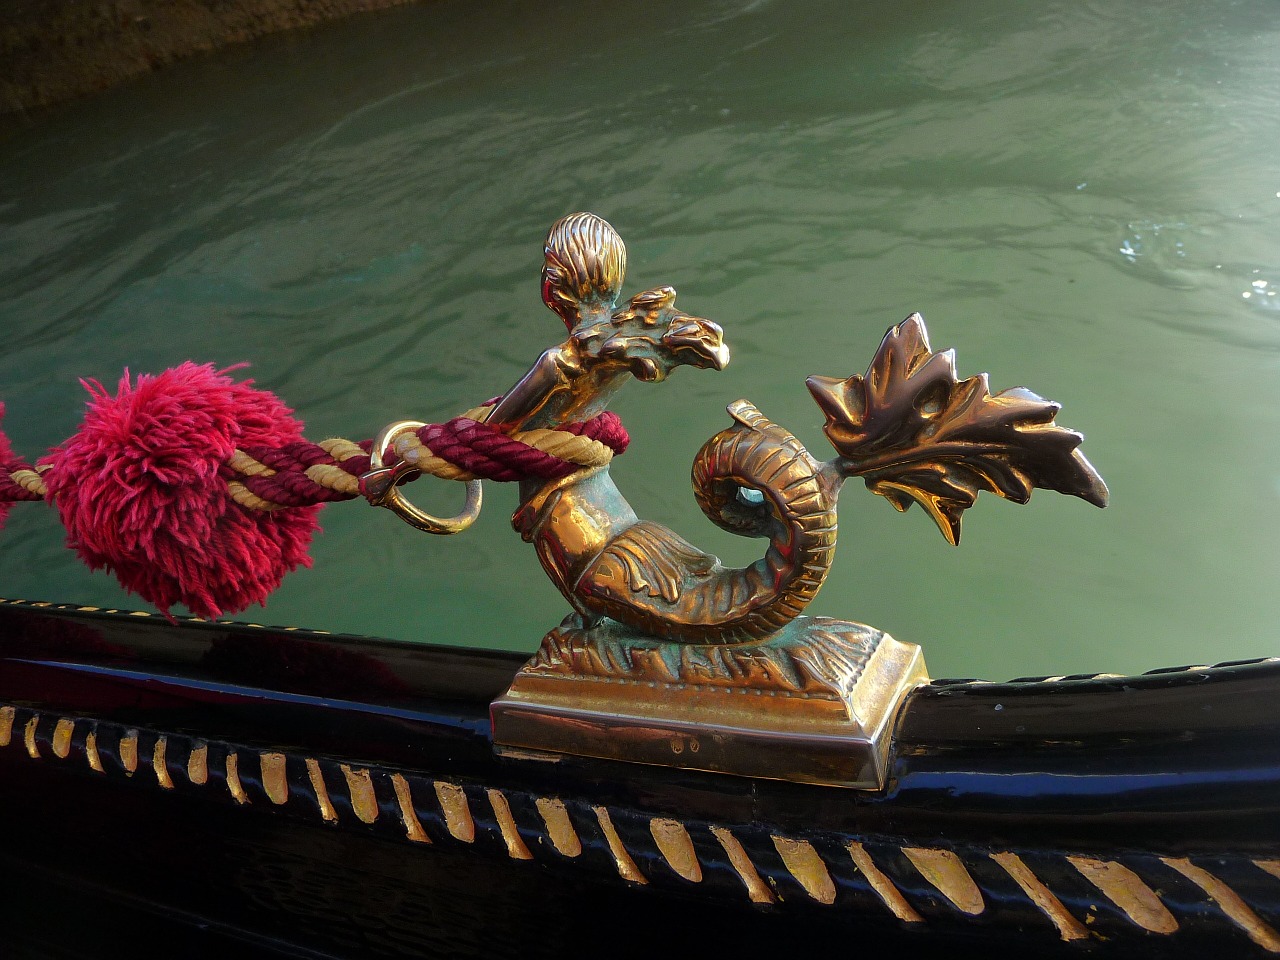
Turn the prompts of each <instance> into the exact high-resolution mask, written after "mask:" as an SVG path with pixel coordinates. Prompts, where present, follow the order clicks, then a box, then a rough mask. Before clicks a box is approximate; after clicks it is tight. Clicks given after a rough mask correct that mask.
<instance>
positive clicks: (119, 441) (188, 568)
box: [42, 362, 320, 617]
mask: <svg viewBox="0 0 1280 960" xmlns="http://www.w3.org/2000/svg"><path fill="white" fill-rule="evenodd" d="M230 369H232V370H234V369H237V368H235V367H232V368H230ZM226 374H227V371H225V370H222V371H219V370H215V369H214V367H213V365H212V364H205V365H198V364H195V363H190V362H187V363H184V364H182V365H181V366H179V367H175V368H173V369H171V370H166V371H165V372H164V373H161V374H158V375H157V376H147V375H145V374H144V375H142V376H139V377H138V379H137V382H136V384H131V383H130V381H129V372H128V371H127V370H126V371H125V374H124V377H123V378H121V380H120V387H119V392H118V393H117V394H116V395H115V396H114V397H112V396H110V395H109V394H108V393H107V391H106V390H105V389H104V388H103V386H102V384H100V383H98V382H97V381H83V382H84V385H85V388H86V389H87V390H88V391H89V393H90V394H91V395H92V398H93V399H92V400H90V402H89V404H88V411H87V413H86V414H85V418H84V423H83V424H82V425H81V427H80V430H79V432H78V433H76V435H75V436H73V437H72V438H71V439H69V440H67V441H66V442H65V443H63V444H62V445H61V446H59V447H57V448H56V449H55V450H53V451H52V452H51V453H50V455H49V456H48V457H47V458H46V459H45V460H44V461H42V462H46V463H49V464H51V465H52V469H51V470H49V472H48V473H47V474H45V482H46V484H47V485H48V489H49V494H50V496H51V497H52V498H53V502H54V504H55V506H56V507H57V509H58V513H59V514H60V515H61V517H62V522H63V525H64V526H66V528H67V543H68V545H69V546H71V547H73V548H74V549H75V550H76V552H77V553H78V554H79V555H80V558H81V559H82V560H83V561H84V562H85V563H87V564H88V565H89V566H90V567H91V568H92V569H95V570H97V569H101V568H106V569H108V570H111V571H112V572H114V573H115V575H116V577H117V579H119V581H120V583H121V584H122V585H123V586H124V587H125V589H127V590H130V591H132V592H135V593H138V594H140V595H141V596H142V597H143V598H144V599H146V600H148V601H150V602H151V603H153V604H155V605H156V606H157V607H159V608H160V609H161V610H162V611H164V612H165V613H166V615H167V614H168V611H169V608H170V607H171V606H173V605H174V604H178V603H180V604H183V605H184V606H186V607H187V608H188V609H189V610H190V611H191V612H192V613H194V614H196V615H197V616H203V617H216V616H219V615H220V614H222V613H223V612H224V611H226V612H230V613H234V612H237V611H240V610H243V609H245V608H246V607H248V606H249V605H250V604H253V603H264V602H265V601H266V598H267V595H268V594H270V593H271V591H272V590H274V589H275V588H276V587H278V586H279V585H280V581H281V580H282V579H283V578H284V575H285V574H286V573H288V572H289V571H291V570H293V569H294V568H296V567H298V566H310V565H311V559H310V557H309V556H308V555H307V547H308V546H309V545H310V543H311V536H312V533H313V532H314V531H315V529H316V515H317V514H318V513H319V510H320V508H319V507H318V506H314V507H296V508H291V509H286V510H276V511H274V512H270V513H266V512H260V511H257V510H249V509H246V508H244V507H241V506H239V505H238V504H236V503H235V502H234V501H233V500H232V499H231V498H230V496H229V495H228V493H227V485H226V474H225V473H224V472H223V471H224V467H223V465H224V464H225V463H226V461H227V460H228V459H230V457H231V456H232V454H233V453H234V452H235V450H236V448H237V447H249V446H279V445H281V444H285V443H290V442H293V441H296V440H300V439H302V424H301V423H300V422H299V421H298V420H295V419H294V418H293V416H292V413H293V411H292V410H290V409H289V408H288V407H286V406H285V405H284V404H283V403H281V402H280V400H279V398H277V397H276V396H275V395H274V394H271V393H268V392H266V391H264V390H257V389H254V388H253V387H252V386H250V384H251V383H252V381H246V382H244V383H236V382H235V381H233V380H232V379H231V378H230V377H228V376H227V375H226Z"/></svg>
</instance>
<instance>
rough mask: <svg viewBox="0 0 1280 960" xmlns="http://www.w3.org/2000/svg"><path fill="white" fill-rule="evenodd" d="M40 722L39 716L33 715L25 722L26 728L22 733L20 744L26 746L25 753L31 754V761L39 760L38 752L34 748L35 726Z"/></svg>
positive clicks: (35, 747)
mask: <svg viewBox="0 0 1280 960" xmlns="http://www.w3.org/2000/svg"><path fill="white" fill-rule="evenodd" d="M39 721H40V714H38V713H33V714H32V715H31V719H30V720H28V721H27V727H26V729H25V730H24V731H23V733H22V742H23V743H24V744H25V745H26V748H27V753H29V754H31V759H32V760H39V759H40V750H39V748H38V747H37V746H36V724H37V723H38V722H39Z"/></svg>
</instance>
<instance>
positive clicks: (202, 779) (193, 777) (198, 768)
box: [187, 743, 209, 787]
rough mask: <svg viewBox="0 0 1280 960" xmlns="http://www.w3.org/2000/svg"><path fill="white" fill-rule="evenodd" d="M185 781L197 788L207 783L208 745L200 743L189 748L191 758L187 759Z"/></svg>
mask: <svg viewBox="0 0 1280 960" xmlns="http://www.w3.org/2000/svg"><path fill="white" fill-rule="evenodd" d="M187 779H188V780H190V781H191V782H192V783H194V784H195V785H196V786H197V787H203V786H204V785H205V784H206V783H208V782H209V745H208V744H207V743H201V744H199V745H198V746H195V747H192V748H191V756H189V757H187Z"/></svg>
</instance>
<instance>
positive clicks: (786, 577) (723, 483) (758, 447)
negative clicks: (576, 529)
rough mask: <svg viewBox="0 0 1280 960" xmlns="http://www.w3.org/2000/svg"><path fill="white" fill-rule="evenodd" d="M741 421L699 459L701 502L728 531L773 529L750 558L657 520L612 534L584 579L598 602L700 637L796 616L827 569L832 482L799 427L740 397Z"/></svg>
mask: <svg viewBox="0 0 1280 960" xmlns="http://www.w3.org/2000/svg"><path fill="white" fill-rule="evenodd" d="M729 413H730V415H731V416H732V417H733V419H734V423H733V425H732V426H730V427H729V428H728V429H726V430H723V431H721V432H720V433H718V434H716V436H714V437H712V438H711V439H710V440H708V441H707V442H706V443H705V444H704V445H703V447H702V449H701V450H700V451H699V452H698V455H697V457H696V458H695V459H694V464H693V486H694V493H695V496H696V497H697V499H698V505H699V506H700V507H701V508H702V511H703V512H704V513H705V514H706V515H707V516H708V517H710V518H711V520H712V521H713V522H714V523H715V524H716V525H717V526H720V527H722V528H723V529H725V530H728V531H730V532H731V533H737V534H741V535H743V536H749V537H767V538H768V539H769V547H768V549H767V551H766V552H765V555H764V556H763V557H761V558H760V559H759V560H757V561H756V562H755V563H753V564H751V565H750V566H748V567H744V568H742V569H727V568H725V567H723V566H721V564H720V561H719V560H718V559H717V558H715V557H713V556H711V555H710V554H707V553H704V552H703V551H701V550H699V549H698V548H697V547H695V546H693V545H692V544H690V543H688V542H687V541H685V540H683V539H682V538H680V537H678V536H676V535H675V534H674V533H672V532H671V531H670V530H668V529H666V528H665V527H663V526H661V525H660V524H656V523H649V522H646V521H640V522H638V523H636V524H634V525H633V526H631V527H629V528H627V529H626V530H625V531H623V532H622V533H620V534H619V535H618V536H617V537H615V538H614V539H613V540H612V541H611V542H610V543H609V545H608V546H607V547H606V548H605V549H604V550H603V551H602V552H601V554H600V555H599V556H598V557H597V558H596V559H595V561H594V562H593V563H592V564H591V566H590V568H589V569H588V570H587V571H586V572H585V573H584V575H583V576H582V578H581V580H579V583H578V593H579V595H580V596H582V597H585V598H589V601H588V602H589V605H590V606H591V608H592V609H593V610H594V611H598V612H600V613H602V614H604V615H605V616H608V617H611V618H613V619H615V620H618V621H621V622H623V623H626V624H628V625H629V626H632V627H634V628H636V629H639V630H643V631H644V632H645V633H649V634H652V635H654V636H660V637H667V638H678V639H681V640H685V641H687V642H692V643H737V642H742V641H748V640H758V639H762V638H764V637H768V636H770V635H772V634H774V633H776V632H777V631H778V630H780V629H782V628H783V627H784V626H786V625H787V624H788V623H790V622H791V621H792V620H793V619H794V618H795V617H797V616H798V615H799V614H800V612H801V611H802V610H803V609H804V608H805V606H807V605H808V603H809V601H810V600H812V599H813V597H814V595H815V594H817V592H818V588H819V587H821V586H822V582H823V580H825V579H826V576H827V570H828V569H829V568H830V566H831V559H832V556H833V554H834V552H835V545H836V505H835V494H836V491H835V490H834V489H832V488H831V487H830V486H829V485H828V484H827V483H826V482H825V481H824V478H823V474H822V464H820V463H819V462H818V461H816V460H815V459H814V458H813V457H812V456H810V455H809V452H808V451H807V450H806V449H805V448H804V445H803V444H801V443H800V441H799V440H797V439H796V438H795V437H794V436H792V435H791V434H790V433H789V432H788V431H786V430H784V429H783V428H782V427H779V426H778V425H777V424H775V423H772V422H770V421H769V420H768V419H767V418H766V417H765V416H764V415H763V414H761V413H760V411H759V410H757V409H756V408H755V407H754V406H752V405H751V404H750V403H748V402H747V401H745V400H739V401H737V402H736V403H734V404H732V405H731V406H730V407H729Z"/></svg>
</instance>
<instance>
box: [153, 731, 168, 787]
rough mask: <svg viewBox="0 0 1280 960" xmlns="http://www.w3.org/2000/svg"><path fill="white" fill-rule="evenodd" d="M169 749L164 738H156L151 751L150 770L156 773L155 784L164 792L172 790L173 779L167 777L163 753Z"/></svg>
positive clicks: (166, 764)
mask: <svg viewBox="0 0 1280 960" xmlns="http://www.w3.org/2000/svg"><path fill="white" fill-rule="evenodd" d="M168 748H169V741H168V739H167V738H166V737H156V745H155V747H153V748H152V750H151V769H152V770H154V771H155V772H156V783H158V784H160V786H161V787H163V788H164V789H166V790H172V789H173V779H172V778H171V777H170V776H169V764H168V763H167V762H166V759H167V758H166V757H165V752H166V751H167V750H168Z"/></svg>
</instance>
